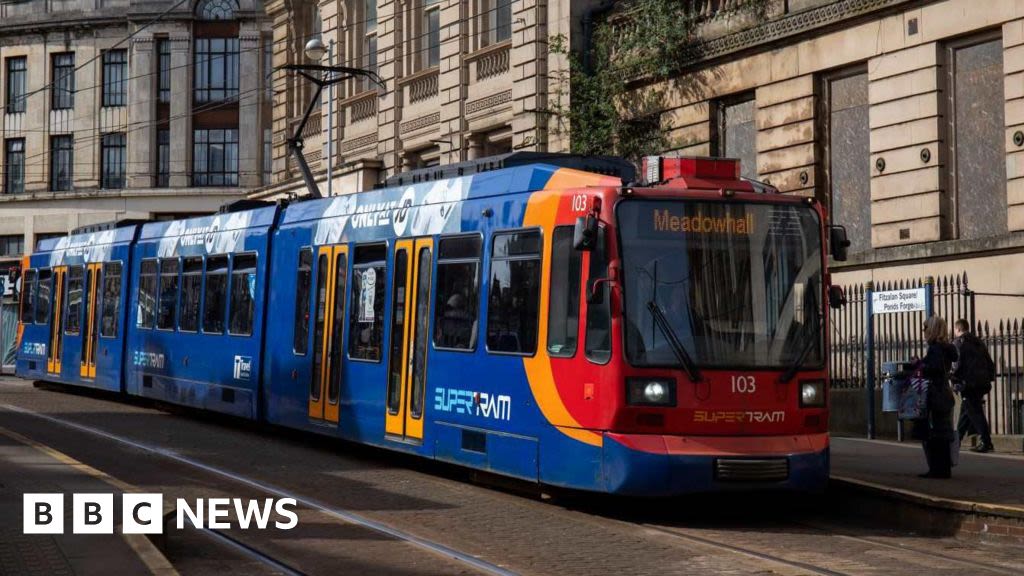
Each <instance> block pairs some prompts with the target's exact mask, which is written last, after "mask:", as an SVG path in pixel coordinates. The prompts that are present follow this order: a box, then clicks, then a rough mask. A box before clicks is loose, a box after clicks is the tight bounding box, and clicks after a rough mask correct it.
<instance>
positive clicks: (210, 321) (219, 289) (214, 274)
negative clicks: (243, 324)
mask: <svg viewBox="0 0 1024 576" xmlns="http://www.w3.org/2000/svg"><path fill="white" fill-rule="evenodd" d="M227 294H228V257H227V256H207V257H206V290H205V292H204V294H203V332H205V333H207V334H223V333H224V309H225V308H226V307H227V301H228V298H227Z"/></svg>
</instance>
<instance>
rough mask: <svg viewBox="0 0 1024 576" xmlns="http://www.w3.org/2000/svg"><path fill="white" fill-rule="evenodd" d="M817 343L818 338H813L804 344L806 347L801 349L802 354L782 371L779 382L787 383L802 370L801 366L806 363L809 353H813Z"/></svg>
mask: <svg viewBox="0 0 1024 576" xmlns="http://www.w3.org/2000/svg"><path fill="white" fill-rule="evenodd" d="M817 343H818V341H817V338H811V339H810V340H808V341H807V344H804V348H803V350H801V351H800V355H799V356H797V358H796V361H795V362H793V363H792V364H790V365H789V368H786V371H785V372H783V373H782V376H779V382H781V383H783V384H785V383H787V382H789V381H790V380H792V379H793V376H796V373H797V372H799V371H800V367H801V366H803V365H804V361H806V360H807V355H808V354H810V353H811V350H812V349H813V348H814V345H815V344H817Z"/></svg>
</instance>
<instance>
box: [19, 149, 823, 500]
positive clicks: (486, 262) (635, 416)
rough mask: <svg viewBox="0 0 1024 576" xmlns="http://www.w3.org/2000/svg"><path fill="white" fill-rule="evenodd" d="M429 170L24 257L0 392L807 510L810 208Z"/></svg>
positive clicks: (686, 164)
mask: <svg viewBox="0 0 1024 576" xmlns="http://www.w3.org/2000/svg"><path fill="white" fill-rule="evenodd" d="M433 170H435V171H436V173H434V174H431V173H426V172H417V173H412V174H408V175H403V176H401V177H396V178H393V179H392V180H391V181H389V186H388V187H385V188H381V189H378V190H373V191H369V192H363V193H359V194H350V195H345V196H339V197H332V198H324V199H316V200H307V201H302V202H294V203H291V204H288V205H284V204H281V205H275V206H267V207H262V208H256V209H251V210H241V211H235V212H230V211H229V212H225V213H220V214H217V215H213V216H207V217H203V218H193V219H188V220H180V221H174V222H154V223H148V224H143V225H137V226H136V225H133V226H125V227H119V228H112V229H109V230H104V231H96V232H90V233H83V234H77V235H72V236H70V237H68V238H61V239H59V240H48V241H44V242H42V243H41V244H40V246H39V247H38V250H37V252H36V253H35V254H33V255H31V256H30V257H27V258H26V262H25V263H24V264H23V269H24V270H25V272H24V280H23V290H22V294H23V298H22V309H21V320H22V323H21V325H20V331H19V334H20V343H19V353H18V359H17V374H18V375H19V376H21V377H23V378H31V379H35V380H49V381H55V382H62V383H64V384H68V385H72V386H90V387H98V388H103V389H106V390H112V391H121V392H124V393H126V394H129V395H134V396H143V397H148V398H154V399H158V400H162V401H166V402H170V403H175V404H181V405H187V406H193V407H197V408H202V409H206V410H212V411H218V412H223V413H228V414H233V415H236V416H241V417H244V418H250V419H258V420H264V421H267V422H270V423H273V424H276V425H280V426H286V427H290V428H296V429H302V430H307V431H311V432H315V433H319V434H325V435H330V436H336V437H340V438H344V439H347V440H350V441H354V442H360V443H367V444H373V445H377V446H383V447H386V448H389V449H393V450H400V451H403V452H409V453H414V454H417V455H420V456H423V457H426V458H434V459H438V460H444V461H449V462H453V463H457V464H460V465H464V466H468V467H473V468H479V469H484V470H488V471H492V472H496V473H500V474H505V475H509V476H514V477H518V478H522V479H526V480H529V481H534V482H540V483H544V484H549V485H554V486H564V487H571V488H577V489H583V490H593V491H602V492H612V493H623V494H634V495H649V496H653V495H671V494H681V493H691V492H703V491H714V490H735V489H752V488H758V489H764V488H769V489H771V488H777V489H788V490H801V491H803V490H808V491H815V490H820V489H822V488H823V487H824V484H825V482H826V480H827V477H828V471H829V436H828V388H827V385H826V381H827V371H826V362H825V350H826V349H827V348H826V347H827V341H826V338H827V336H826V331H825V330H824V327H825V326H826V325H827V324H826V321H827V314H828V307H827V305H826V304H827V303H828V301H829V290H828V275H827V272H826V268H825V266H826V258H825V254H826V248H827V247H828V244H827V243H826V240H825V234H824V232H825V231H826V230H828V228H827V227H826V225H825V222H824V216H823V212H822V208H821V206H820V205H819V204H818V203H817V202H815V201H814V200H812V199H806V198H800V197H791V196H784V195H779V194H775V193H772V191H771V190H768V189H766V188H765V187H764V186H762V185H759V184H757V183H752V182H750V181H746V180H743V179H740V178H739V165H738V163H737V162H736V161H733V160H712V159H668V158H651V159H648V160H647V161H646V163H645V174H646V176H647V182H646V183H644V184H634V183H631V180H632V179H633V174H632V167H631V165H629V164H628V163H625V162H624V161H621V160H615V159H586V158H580V157H575V156H561V155H548V154H545V155H527V154H513V155H511V156H508V157H505V158H499V159H495V160H485V161H482V162H481V161H477V162H475V163H472V164H466V165H456V166H454V167H447V168H444V169H433ZM838 243H839V244H841V243H842V242H841V241H840V242H838ZM833 248H834V247H833ZM833 299H836V298H833Z"/></svg>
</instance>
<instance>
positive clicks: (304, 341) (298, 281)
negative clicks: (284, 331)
mask: <svg viewBox="0 0 1024 576" xmlns="http://www.w3.org/2000/svg"><path fill="white" fill-rule="evenodd" d="M312 267H313V249H312V248H303V249H302V250H299V268H298V271H297V272H296V274H295V333H294V336H293V337H292V351H293V352H295V353H296V354H305V353H306V350H307V349H308V348H309V290H310V283H311V282H312V280H313V276H312V274H313V272H312Z"/></svg>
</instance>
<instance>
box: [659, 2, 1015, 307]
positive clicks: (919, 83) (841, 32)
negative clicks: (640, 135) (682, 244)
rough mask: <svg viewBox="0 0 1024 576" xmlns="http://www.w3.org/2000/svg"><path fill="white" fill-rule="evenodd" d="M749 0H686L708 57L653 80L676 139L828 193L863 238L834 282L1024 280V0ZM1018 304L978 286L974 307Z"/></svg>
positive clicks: (774, 179)
mask: <svg viewBox="0 0 1024 576" xmlns="http://www.w3.org/2000/svg"><path fill="white" fill-rule="evenodd" d="M746 1H747V2H749V1H750V0H746ZM743 3H744V0H734V1H731V2H723V1H720V0H697V1H695V2H693V3H692V5H693V8H694V10H695V16H696V17H698V18H702V19H704V20H705V23H704V24H703V34H704V39H705V42H704V45H703V46H702V48H701V50H702V60H701V61H700V62H699V63H698V64H697V65H695V66H693V67H692V68H689V69H687V70H685V71H684V73H682V74H681V75H679V76H678V77H676V78H674V79H673V80H672V81H671V82H665V83H661V84H659V85H657V87H659V88H661V89H663V90H664V91H665V94H666V98H665V102H666V106H665V109H664V110H661V111H659V112H660V114H659V117H660V126H661V129H662V130H663V131H665V132H666V134H667V136H668V138H669V142H670V148H671V151H670V152H671V153H678V154H687V155H721V156H733V157H738V158H740V159H741V160H742V165H743V172H744V175H747V176H751V177H755V178H759V179H762V180H766V181H769V182H770V183H771V184H773V185H775V186H777V187H778V188H779V189H780V190H782V191H784V192H786V193H790V194H803V195H817V196H818V197H819V198H821V199H822V200H823V201H824V202H826V203H827V205H828V207H829V211H830V215H831V220H832V222H833V223H836V224H843V225H845V226H846V227H847V229H848V230H849V233H850V237H851V240H852V242H853V246H852V249H851V257H850V260H849V261H848V262H845V263H835V265H834V267H833V272H834V280H835V281H836V282H837V283H840V284H850V283H860V282H865V281H868V280H873V281H876V282H878V281H887V280H895V279H911V278H915V279H916V278H922V277H925V276H928V275H932V276H942V275H948V274H960V273H964V272H966V273H967V275H968V277H969V279H970V287H971V288H972V289H974V290H975V291H978V292H986V293H994V294H1024V265H1022V262H1024V234H1021V232H1022V231H1024V3H1021V2H982V3H979V2H972V1H970V0H941V1H909V0H789V1H787V2H781V1H776V2H772V3H770V4H769V6H770V8H769V9H768V14H767V16H766V17H764V18H762V19H759V20H756V21H754V20H752V19H749V18H743V17H742V16H735V13H730V12H729V11H728V8H731V7H733V6H734V5H739V4H743ZM1022 313H1024V298H1014V297H1005V296H985V297H979V298H978V299H977V314H978V317H979V319H982V318H991V319H996V318H1005V317H1009V316H1013V315H1016V316H1020V315H1021V314H1022Z"/></svg>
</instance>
